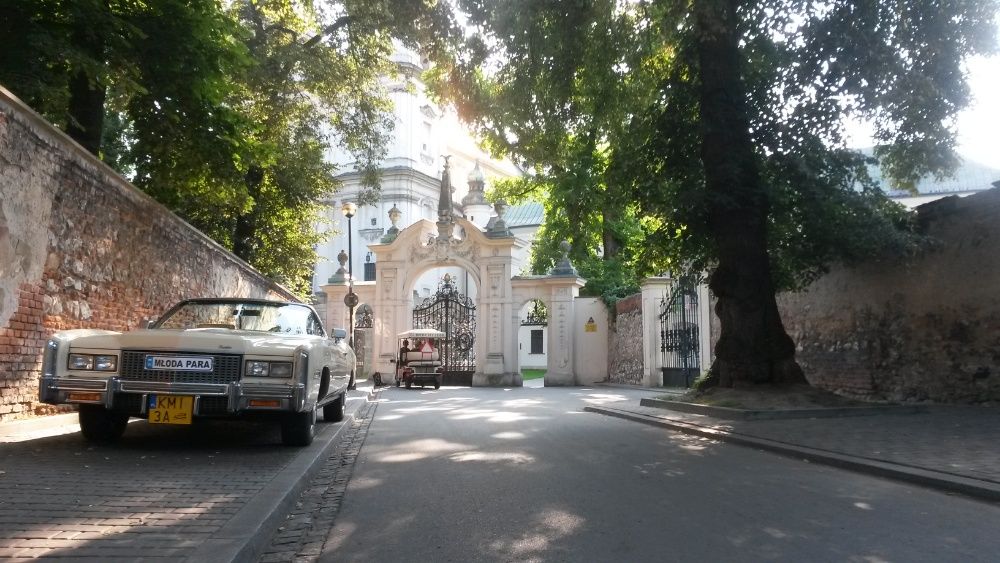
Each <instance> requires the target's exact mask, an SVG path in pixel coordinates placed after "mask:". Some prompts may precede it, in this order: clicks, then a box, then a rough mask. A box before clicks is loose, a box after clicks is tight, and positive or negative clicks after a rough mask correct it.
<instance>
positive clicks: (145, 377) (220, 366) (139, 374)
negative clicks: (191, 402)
mask: <svg viewBox="0 0 1000 563" xmlns="http://www.w3.org/2000/svg"><path fill="white" fill-rule="evenodd" d="M147 354H156V355H158V356H167V355H176V356H203V357H206V358H208V357H210V358H214V361H213V370H212V371H211V372H201V371H174V370H158V369H157V370H153V369H146V355H147ZM242 359H243V356H240V355H238V354H199V353H196V352H170V353H165V352H153V351H142V350H124V351H122V365H121V379H122V380H123V381H156V382H162V383H220V384H226V383H232V382H234V381H239V380H240V364H242V363H243V362H242Z"/></svg>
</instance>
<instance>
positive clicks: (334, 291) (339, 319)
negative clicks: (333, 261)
mask: <svg viewBox="0 0 1000 563" xmlns="http://www.w3.org/2000/svg"><path fill="white" fill-rule="evenodd" d="M320 289H322V290H323V293H324V294H326V306H325V309H326V311H325V313H326V314H325V316H324V319H323V326H325V327H326V330H327V332H332V331H333V329H335V328H342V329H344V330H347V331H348V333H350V330H349V327H348V326H347V325H348V323H349V322H350V313H349V311H348V310H347V306H346V305H344V296H345V295H347V290H348V286H347V283H346V282H340V283H329V284H326V285H323V286H320ZM354 293H355V294H356V295H357V296H358V303H368V304H369V305H371V306H372V307H373V308H374V302H375V282H370V281H369V282H355V283H354ZM355 311H357V309H355Z"/></svg>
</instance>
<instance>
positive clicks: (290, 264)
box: [0, 0, 457, 296]
mask: <svg viewBox="0 0 1000 563" xmlns="http://www.w3.org/2000/svg"><path fill="white" fill-rule="evenodd" d="M11 4H12V6H11V7H10V9H9V10H7V9H5V10H4V17H3V18H0V38H2V40H3V44H2V45H0V47H2V48H0V82H2V83H4V84H5V85H7V86H8V87H10V88H11V89H12V90H13V91H14V93H15V94H17V95H19V96H20V97H22V98H23V99H24V100H25V101H26V102H28V103H29V105H31V106H32V107H34V108H35V109H36V110H38V111H40V112H41V113H42V114H43V115H44V116H46V117H47V118H48V119H50V120H51V121H52V122H53V123H55V124H57V125H59V126H60V127H63V128H67V129H70V128H71V127H72V126H73V125H74V124H79V123H78V122H80V121H82V120H81V119H78V118H82V117H83V116H85V115H87V116H93V115H94V112H95V111H96V112H99V114H100V115H98V120H97V122H98V123H100V122H101V121H103V124H104V126H103V131H102V132H101V136H100V141H99V143H98V144H99V147H98V150H97V151H96V152H97V153H98V155H99V156H100V157H101V158H103V159H104V160H105V161H106V162H108V163H109V164H110V165H112V166H113V167H115V168H116V169H118V170H119V171H121V172H122V173H124V174H126V175H128V176H129V177H130V178H131V179H132V180H133V182H134V183H135V184H136V185H137V186H138V187H139V188H140V189H143V190H144V191H146V192H147V193H149V194H150V195H152V196H153V197H155V198H156V199H157V200H159V201H160V202H162V203H164V204H165V205H167V206H168V207H169V208H170V209H172V210H173V211H175V212H176V213H177V214H178V215H180V216H181V217H182V218H184V219H186V220H187V221H189V222H190V223H192V224H193V225H194V226H196V227H197V228H199V229H201V230H202V231H204V232H205V233H206V234H208V235H209V236H211V237H213V238H214V239H215V240H217V241H219V242H220V243H221V244H222V245H223V246H225V247H227V248H229V249H231V250H233V251H234V252H235V253H236V254H237V255H238V256H240V257H241V258H243V259H245V260H246V261H248V262H249V263H250V264H251V265H253V266H255V267H257V268H258V269H259V270H261V271H262V272H263V273H264V274H265V275H267V276H269V277H271V278H273V279H275V280H276V281H278V282H279V283H282V284H284V285H286V286H288V287H289V288H291V289H292V290H293V291H295V292H296V293H298V294H299V295H301V296H305V295H307V294H308V292H309V287H310V280H309V278H310V272H311V268H312V265H313V264H314V263H315V259H316V256H315V252H314V250H313V248H314V247H315V245H316V244H317V243H318V242H320V239H321V237H320V236H319V235H317V234H316V227H317V226H318V225H321V223H322V222H321V220H320V211H321V206H320V205H319V202H320V201H321V200H322V199H324V198H327V197H330V196H331V195H332V194H333V193H334V192H335V191H336V189H337V187H338V186H337V183H336V181H335V179H334V178H335V175H336V173H337V170H336V168H335V166H334V165H333V164H332V163H330V162H328V160H327V157H326V154H327V153H328V151H329V150H330V149H331V147H333V146H335V145H339V146H340V147H342V148H344V149H345V150H346V151H347V152H348V153H350V154H351V155H352V156H353V157H354V159H355V163H354V165H355V166H356V167H357V168H358V170H360V171H361V173H362V174H363V176H364V178H365V181H366V183H367V185H368V186H369V187H370V188H371V192H370V193H369V194H368V196H367V197H368V199H372V198H376V197H377V190H378V177H377V174H376V173H375V172H376V170H377V168H378V163H379V161H380V160H381V159H382V157H383V155H384V150H385V144H386V141H387V139H388V135H389V133H390V132H391V128H392V123H391V119H390V115H391V114H390V105H389V100H388V98H387V96H386V95H385V92H382V91H380V88H379V80H380V78H381V77H382V76H387V75H391V74H393V73H394V72H395V70H396V69H395V66H394V65H393V64H392V63H391V62H390V61H389V60H388V56H389V54H391V50H392V45H391V41H390V38H391V37H396V38H399V39H400V40H402V41H404V42H406V43H407V44H410V45H418V44H419V45H422V46H423V47H424V48H425V50H426V52H428V53H429V54H432V55H433V56H436V57H441V56H443V54H444V53H446V52H447V51H448V49H449V44H450V43H449V42H450V41H451V39H452V37H453V36H455V35H456V34H457V27H456V26H455V24H454V22H453V20H452V17H451V13H450V9H449V8H448V6H447V5H446V4H444V3H426V2H423V1H421V0H386V1H384V2H368V1H360V0H343V1H340V2H331V3H323V4H319V3H314V2H311V1H309V0H234V1H233V2H225V3H220V2H218V1H217V0H150V1H148V2H138V3H136V2H126V1H122V0H37V1H34V2H25V1H15V2H13V3H11ZM81 73H82V74H81ZM78 75H82V76H85V77H86V79H87V80H86V84H87V85H88V86H89V91H90V93H97V94H99V96H100V97H99V98H98V99H99V100H103V107H100V105H98V106H97V107H90V108H88V109H87V111H86V112H85V113H81V110H79V109H78V108H75V107H74V104H73V103H72V101H73V99H74V96H75V95H77V94H79V92H78V91H74V90H73V83H72V80H73V78H74V77H75V76H78ZM99 103H101V102H99Z"/></svg>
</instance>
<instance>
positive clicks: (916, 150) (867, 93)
mask: <svg viewBox="0 0 1000 563" xmlns="http://www.w3.org/2000/svg"><path fill="white" fill-rule="evenodd" d="M460 4H461V6H462V7H463V8H464V9H465V10H466V11H467V12H468V16H469V21H470V22H471V24H472V26H473V27H474V29H475V31H476V33H475V34H470V38H469V40H468V42H467V52H466V55H465V57H464V58H462V59H459V62H458V63H457V64H455V65H453V66H450V67H447V68H441V69H439V71H438V74H437V76H436V83H437V86H438V88H439V89H440V91H441V92H442V95H444V96H446V97H448V98H450V99H453V100H455V101H456V102H457V105H458V107H459V108H460V110H461V112H462V113H463V115H465V116H466V117H467V118H469V119H472V120H474V122H475V123H476V124H477V125H478V126H479V127H480V130H481V131H482V132H483V134H484V135H485V136H487V137H488V138H489V139H490V141H491V143H492V144H493V145H494V146H495V147H496V148H497V149H498V150H502V151H506V152H509V153H510V154H512V155H514V156H515V157H519V158H521V159H522V160H523V161H524V163H525V164H526V165H528V166H529V167H531V168H532V169H533V170H534V171H536V173H537V175H538V177H537V178H533V183H534V184H535V185H552V184H553V183H555V184H557V185H558V184H560V183H561V182H564V181H565V180H566V179H567V178H571V177H572V178H582V179H585V180H586V181H581V182H576V183H575V185H574V189H573V190H569V191H568V192H567V193H568V194H569V195H568V196H567V197H569V198H571V199H572V201H574V202H576V203H577V204H579V205H582V206H583V208H584V209H593V207H592V206H594V205H598V206H601V208H611V209H613V210H614V211H615V212H618V213H621V212H627V211H628V210H630V207H629V204H631V205H632V206H633V207H631V209H634V210H635V212H636V213H637V217H638V219H639V220H640V223H641V224H645V225H648V226H650V227H651V229H650V232H649V233H648V238H647V241H648V245H651V246H654V247H655V248H657V249H658V252H653V253H652V256H651V259H649V260H646V261H644V262H643V263H644V264H647V265H648V264H655V265H656V266H660V265H662V264H663V263H664V261H666V262H668V263H670V264H671V266H670V267H671V269H673V270H674V271H678V270H681V269H684V268H687V269H696V270H698V269H707V270H709V271H710V272H711V275H710V278H709V284H710V287H711V289H712V290H713V292H714V294H715V295H716V296H717V297H718V305H717V309H716V311H717V313H718V315H719V317H720V320H721V335H720V340H719V343H718V345H717V347H716V350H715V352H716V358H717V360H716V363H715V365H714V366H713V374H714V375H715V377H716V382H717V383H720V384H722V385H735V384H739V383H741V382H795V381H801V380H802V374H801V370H800V369H799V367H798V365H797V364H796V363H795V360H794V351H795V348H794V345H793V342H792V340H791V339H790V338H789V337H788V335H787V334H786V332H785V330H784V328H783V326H782V324H781V319H780V316H779V314H778V309H777V306H776V302H775V291H776V289H778V288H779V287H797V286H800V285H802V284H803V283H805V282H807V281H809V280H810V279H812V278H814V277H815V276H816V275H818V274H819V273H821V272H822V271H823V270H824V268H825V267H826V265H827V264H828V263H830V262H831V261H833V260H850V259H853V258H858V257H860V256H864V255H870V254H871V253H872V252H886V251H895V252H905V251H906V250H907V249H909V248H912V242H913V237H912V236H910V234H911V233H910V232H909V231H908V229H907V227H908V218H907V216H906V214H905V213H904V212H903V211H902V210H901V209H900V208H898V207H897V206H894V205H893V204H891V203H890V202H888V201H887V200H886V198H885V197H884V194H883V193H882V192H881V191H880V190H879V189H878V187H877V186H875V185H874V184H873V183H872V182H871V179H870V178H869V177H868V175H867V168H866V166H867V165H868V164H869V162H868V161H869V159H867V158H866V157H865V156H864V155H860V154H857V153H853V152H852V151H848V150H846V149H845V148H844V125H843V124H844V120H845V118H847V117H851V116H853V117H860V118H864V119H868V120H871V121H872V122H873V123H874V125H875V128H876V138H877V140H878V141H879V147H878V149H877V150H876V155H875V156H876V157H878V158H879V160H880V164H881V166H882V167H883V169H884V170H885V171H886V172H887V176H888V177H890V178H892V180H893V181H894V182H895V183H896V184H898V185H901V186H912V185H913V183H914V182H915V181H916V180H917V179H918V178H920V177H922V176H924V175H927V174H943V173H947V172H949V171H950V169H951V168H952V167H953V166H954V165H955V162H956V159H955V156H954V152H953V144H954V143H953V134H954V131H953V124H954V118H955V114H956V112H957V111H958V110H959V109H960V108H961V107H963V106H964V105H965V104H966V103H967V101H968V91H967V88H966V86H965V82H964V76H963V72H962V61H963V58H964V57H965V56H967V55H970V54H977V53H986V52H991V51H992V50H993V49H994V48H995V23H996V22H995V14H996V8H997V4H996V2H994V1H992V0H970V1H959V2H931V3H910V2H905V1H902V0H899V1H883V2H878V1H875V2H856V1H849V0H840V1H837V0H834V1H832V2H824V3H815V2H807V1H799V0H762V1H757V2H749V1H748V2H738V1H736V0H694V1H693V2H691V3H686V2H676V1H675V0H658V1H648V2H634V3H633V2H624V3H623V2H616V1H614V0H580V1H578V2H573V3H566V2H528V1H514V2H502V3H501V2H491V1H489V0H468V1H465V2H460ZM568 156H569V158H567V157H568ZM567 164H569V166H567ZM594 178H597V181H593V179H594ZM553 193H554V191H553ZM547 197H551V194H547ZM570 208H571V209H572V207H570ZM604 219H605V221H606V220H607V219H608V218H604ZM572 224H573V225H574V227H575V226H578V225H579V226H580V227H586V225H587V222H585V221H584V222H573V223H572ZM657 258H659V260H658V259H657Z"/></svg>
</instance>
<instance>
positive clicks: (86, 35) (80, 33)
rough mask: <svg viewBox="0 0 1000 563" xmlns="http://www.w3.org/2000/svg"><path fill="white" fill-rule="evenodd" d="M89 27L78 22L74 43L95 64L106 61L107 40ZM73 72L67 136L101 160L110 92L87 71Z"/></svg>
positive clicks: (84, 22) (73, 70)
mask: <svg viewBox="0 0 1000 563" xmlns="http://www.w3.org/2000/svg"><path fill="white" fill-rule="evenodd" d="M86 25H87V22H86V21H78V22H77V23H76V27H77V29H76V30H75V31H74V33H73V41H74V42H75V43H76V44H77V45H78V46H79V48H80V50H81V51H84V52H86V53H87V54H88V55H90V56H91V57H92V58H93V59H94V60H95V61H102V60H104V41H103V39H102V38H101V37H99V35H98V34H97V33H95V32H94V31H93V30H91V29H84V27H85V26H86ZM72 73H73V75H72V77H71V78H70V80H69V102H68V110H69V120H68V123H67V124H66V134H67V135H69V136H70V138H72V139H73V140H74V141H76V142H78V143H80V145H81V146H82V147H83V148H85V149H87V150H88V151H90V152H91V153H92V154H93V155H94V156H97V157H100V151H101V139H102V137H103V135H104V101H105V98H106V97H107V89H106V87H105V86H104V85H103V84H101V83H100V82H99V80H98V78H97V77H94V76H90V75H89V74H88V73H87V71H86V70H84V69H83V68H76V69H72Z"/></svg>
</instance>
